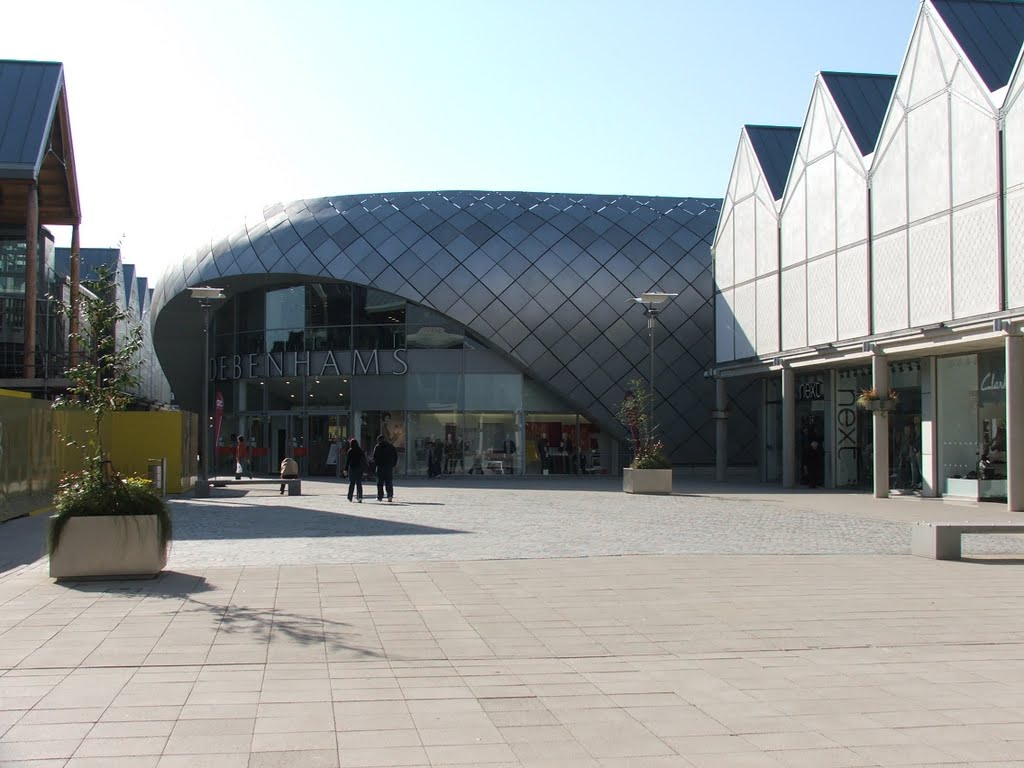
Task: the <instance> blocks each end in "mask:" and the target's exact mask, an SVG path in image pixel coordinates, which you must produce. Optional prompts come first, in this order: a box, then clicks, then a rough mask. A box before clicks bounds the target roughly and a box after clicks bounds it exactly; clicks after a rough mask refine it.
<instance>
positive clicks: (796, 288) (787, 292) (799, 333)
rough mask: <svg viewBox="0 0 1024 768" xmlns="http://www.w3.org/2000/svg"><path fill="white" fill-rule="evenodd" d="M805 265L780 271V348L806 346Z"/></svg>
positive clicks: (788, 348)
mask: <svg viewBox="0 0 1024 768" xmlns="http://www.w3.org/2000/svg"><path fill="white" fill-rule="evenodd" d="M806 272H807V267H806V266H805V265H803V264H801V265H799V266H796V267H792V268H791V269H787V270H786V271H785V272H783V273H782V349H783V350H784V351H787V350H792V349H801V348H802V347H806V346H807V275H806Z"/></svg>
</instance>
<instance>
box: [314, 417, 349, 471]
mask: <svg viewBox="0 0 1024 768" xmlns="http://www.w3.org/2000/svg"><path fill="white" fill-rule="evenodd" d="M350 434H351V431H350V426H349V412H348V411H341V412H338V413H330V414H310V416H309V455H308V460H309V475H310V477H341V470H342V466H343V463H344V458H343V457H344V451H343V450H342V444H343V443H344V442H345V441H347V440H348V439H349V435H350Z"/></svg>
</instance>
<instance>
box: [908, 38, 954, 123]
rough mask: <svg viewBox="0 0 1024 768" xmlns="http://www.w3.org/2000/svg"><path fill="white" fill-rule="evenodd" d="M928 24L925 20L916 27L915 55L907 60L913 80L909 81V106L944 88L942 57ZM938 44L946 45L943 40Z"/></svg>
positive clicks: (944, 77) (944, 76) (944, 78)
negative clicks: (916, 43)
mask: <svg viewBox="0 0 1024 768" xmlns="http://www.w3.org/2000/svg"><path fill="white" fill-rule="evenodd" d="M930 26H931V25H930V24H929V23H927V22H926V23H923V24H922V25H921V26H920V27H919V28H918V34H917V37H918V41H917V42H918V46H917V56H916V57H915V59H914V60H911V61H909V62H908V64H909V65H910V66H911V67H913V69H912V72H913V80H912V81H911V83H910V106H911V108H913V107H914V106H915V105H916V104H920V103H921V102H922V101H924V100H925V99H927V98H929V97H930V96H933V95H934V94H936V93H940V92H941V91H943V90H944V89H945V88H946V75H945V73H944V72H943V66H942V58H941V57H940V55H939V50H938V49H936V47H935V39H934V38H933V37H932V34H933V33H932V30H931V29H930ZM939 45H940V46H945V47H948V46H947V45H946V43H945V41H941V42H940V43H939Z"/></svg>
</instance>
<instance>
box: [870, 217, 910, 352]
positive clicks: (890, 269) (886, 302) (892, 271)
mask: <svg viewBox="0 0 1024 768" xmlns="http://www.w3.org/2000/svg"><path fill="white" fill-rule="evenodd" d="M871 283H872V299H873V307H872V311H873V312H874V316H875V317H874V320H875V322H874V328H875V331H876V332H877V333H885V332H886V331H896V330H899V329H901V328H906V327H907V235H906V233H905V232H897V233H896V234H893V235H889V236H887V237H882V238H879V239H877V240H876V241H875V247H874V269H873V270H872V273H871Z"/></svg>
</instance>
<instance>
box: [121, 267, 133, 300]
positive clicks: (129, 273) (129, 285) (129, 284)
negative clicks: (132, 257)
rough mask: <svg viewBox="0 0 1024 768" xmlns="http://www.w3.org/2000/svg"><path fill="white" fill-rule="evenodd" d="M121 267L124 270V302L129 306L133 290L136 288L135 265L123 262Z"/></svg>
mask: <svg viewBox="0 0 1024 768" xmlns="http://www.w3.org/2000/svg"><path fill="white" fill-rule="evenodd" d="M121 269H122V270H123V272H124V302H125V305H126V306H127V305H128V304H131V301H132V291H133V290H134V289H135V265H134V264H122V265H121Z"/></svg>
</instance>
